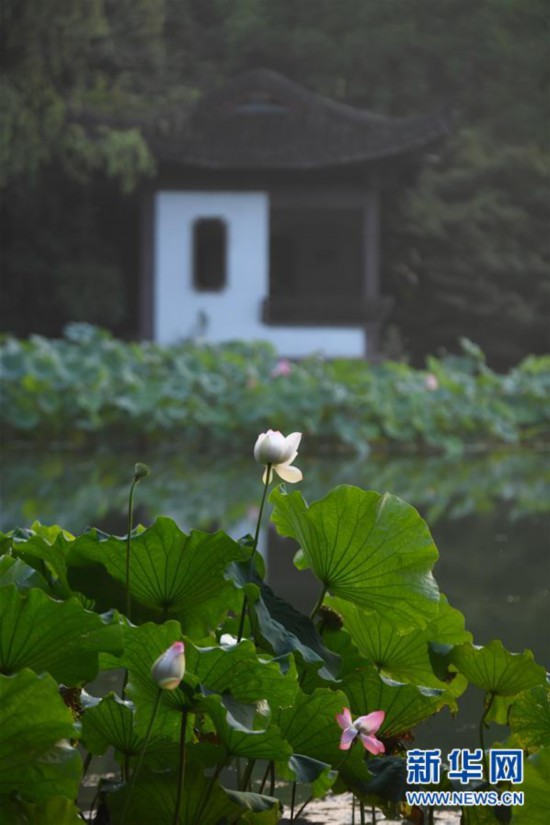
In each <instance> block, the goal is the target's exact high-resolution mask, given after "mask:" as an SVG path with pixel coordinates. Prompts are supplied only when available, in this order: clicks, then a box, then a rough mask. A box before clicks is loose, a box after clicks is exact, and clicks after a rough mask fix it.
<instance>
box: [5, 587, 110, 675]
mask: <svg viewBox="0 0 550 825" xmlns="http://www.w3.org/2000/svg"><path fill="white" fill-rule="evenodd" d="M103 650H108V651H111V652H115V653H116V652H120V651H121V650H122V631H121V628H120V625H119V622H118V619H117V617H116V615H115V616H113V615H107V616H98V615H97V613H92V612H90V611H88V610H85V609H84V607H83V606H82V604H81V603H80V602H79V601H78V600H77V599H70V600H69V601H65V602H59V601H55V600H54V599H52V598H50V597H49V596H47V595H46V594H45V593H44V592H43V591H42V590H36V589H34V590H30V591H28V592H26V593H20V592H19V591H18V589H17V587H15V585H12V584H10V585H7V586H6V587H3V588H1V589H0V670H2V672H3V673H16V672H17V671H18V670H21V668H24V667H30V668H32V669H33V670H34V671H36V672H37V673H42V672H43V671H48V672H49V673H51V674H52V676H53V677H54V678H55V679H57V681H58V682H63V683H64V684H66V685H77V684H81V683H82V682H88V681H91V680H92V679H94V678H95V677H96V675H97V672H98V669H99V663H98V653H99V651H103Z"/></svg>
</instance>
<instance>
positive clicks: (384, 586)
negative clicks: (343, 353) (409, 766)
mask: <svg viewBox="0 0 550 825" xmlns="http://www.w3.org/2000/svg"><path fill="white" fill-rule="evenodd" d="M4 458H5V460H4V472H3V485H2V499H3V501H2V505H3V507H2V517H1V518H2V522H1V524H0V527H1V529H2V530H3V531H4V533H5V536H4V538H3V540H2V541H3V544H2V552H3V555H2V557H1V560H0V586H1V587H2V589H3V598H2V600H1V601H0V604H1V605H2V631H1V636H0V640H1V642H0V670H1V673H2V676H1V677H0V679H1V685H2V692H3V697H2V703H1V707H2V710H1V711H0V716H1V717H2V720H1V725H0V731H2V733H0V819H1V821H2V822H4V821H5V822H6V823H11V822H13V823H23V822H25V823H26V822H36V823H41V825H49V823H52V825H53V823H55V825H65V823H73V822H74V823H76V822H82V819H81V818H80V814H79V807H78V805H77V804H75V802H74V799H76V798H77V795H78V793H79V784H80V780H81V777H82V774H83V773H85V772H86V771H88V776H89V775H97V774H99V773H101V771H102V769H103V768H106V769H108V771H109V776H110V777H111V778H109V779H105V780H102V781H101V783H100V786H99V787H98V788H94V789H92V790H89V791H88V792H87V793H86V792H85V793H82V790H81V791H80V801H81V803H82V806H83V810H89V809H90V807H91V806H92V804H93V808H94V812H95V814H94V816H96V817H97V818H96V819H94V818H93V817H92V816H91V817H90V820H89V821H90V822H91V821H96V822H100V821H111V822H112V823H113V825H117V823H121V822H126V823H137V825H139V823H144V825H145V823H147V825H149V823H150V822H152V821H155V822H158V823H164V822H166V823H167V825H168V824H170V823H173V825H176V824H177V823H180V825H193V823H194V824H195V825H210V824H211V825H217V823H272V822H273V823H276V822H278V821H280V818H281V816H282V812H281V799H284V803H285V811H284V815H285V817H286V818H287V820H292V818H293V817H294V818H296V817H297V815H298V813H299V809H300V807H301V806H302V805H304V803H307V802H308V800H309V799H310V798H314V797H320V796H323V795H324V794H326V793H327V791H328V790H329V789H330V788H332V789H333V791H335V792H337V793H338V792H342V791H352V793H353V794H354V795H355V797H356V798H357V800H358V804H360V805H361V806H362V810H363V809H364V807H365V806H367V807H368V808H371V807H372V806H374V807H376V808H378V809H380V810H382V811H384V812H385V813H387V814H392V815H405V814H410V815H413V814H414V815H416V816H417V817H420V816H423V815H424V814H423V812H422V811H420V810H418V811H413V812H412V813H411V811H410V809H407V807H406V805H405V801H404V794H405V790H406V789H407V788H408V785H407V771H406V752H407V749H411V748H425V749H426V748H440V749H441V750H442V753H443V754H444V755H445V754H447V753H449V752H450V750H451V749H453V748H470V749H475V748H479V747H480V744H481V746H482V747H483V748H485V749H488V748H489V747H490V746H491V745H492V744H494V743H498V744H499V745H504V746H506V747H507V748H514V749H521V750H522V751H523V754H524V765H525V775H524V782H523V784H522V786H521V787H522V789H523V790H524V791H525V796H526V805H525V806H523V807H520V806H515V807H513V808H506V807H502V808H496V807H495V808H481V807H479V808H468V809H465V813H464V817H465V821H466V822H468V823H490V822H494V823H496V822H497V821H510V820H511V821H512V823H520V825H521V823H529V825H531V823H533V824H534V825H536V823H541V825H543V823H544V824H545V825H546V822H547V817H548V809H547V806H548V801H547V800H548V798H550V759H549V754H550V705H549V698H548V688H547V682H546V677H545V672H544V667H543V666H544V665H548V659H549V650H548V611H549V605H548V597H549V538H550V520H549V512H548V489H549V482H550V479H549V477H548V467H549V465H548V456H547V454H544V453H541V452H521V451H517V452H514V451H509V450H506V451H502V452H500V453H493V454H491V455H488V454H479V455H475V454H474V455H466V456H461V457H456V458H452V457H449V456H430V457H419V456H417V455H411V456H403V455H401V456H392V455H385V456H377V457H369V458H362V459H358V458H355V459H354V458H352V459H350V458H349V457H345V458H344V457H334V456H330V457H328V456H327V457H319V456H316V457H313V456H310V455H308V448H307V439H304V441H303V443H302V445H301V446H300V455H299V457H298V461H297V463H298V464H299V466H300V468H301V469H302V471H303V473H304V480H303V481H302V482H301V483H300V484H297V485H290V484H287V485H285V486H284V487H280V486H279V484H278V483H277V479H275V480H274V482H273V483H272V484H271V486H270V488H269V493H270V495H269V499H268V503H267V505H266V512H265V514H264V519H263V521H262V525H261V528H260V530H259V531H258V541H257V548H256V547H255V542H254V540H253V539H252V535H253V534H254V533H255V531H256V527H257V524H258V515H259V512H258V511H259V505H260V501H261V497H262V489H263V487H262V483H261V469H260V468H259V467H258V465H257V464H255V463H254V460H253V458H252V457H250V458H248V459H247V458H246V457H245V458H244V459H242V458H240V459H239V460H236V459H235V458H234V457H231V456H230V457H226V456H224V455H223V454H222V455H215V456H212V455H210V456H206V455H203V456H196V455H193V454H191V453H190V452H188V451H187V450H186V449H184V448H182V449H181V450H180V451H178V452H177V453H175V452H173V451H171V452H162V451H159V450H155V452H154V453H151V454H147V453H140V454H139V455H136V454H135V453H132V454H127V453H123V454H118V453H116V452H113V451H112V450H105V451H102V450H98V451H96V452H95V453H94V454H93V455H89V456H86V455H83V454H81V453H76V452H75V453H72V452H68V451H64V452H52V451H46V452H42V453H40V452H39V451H37V450H36V449H32V448H27V449H25V450H19V451H15V450H14V451H9V452H8V451H5V454H4ZM136 460H138V461H141V462H146V463H147V464H148V465H149V466H150V468H151V473H150V475H148V476H147V477H144V478H142V479H141V480H140V481H139V484H138V485H137V486H136V487H135V491H134V492H135V495H134V507H135V511H134V516H133V524H134V525H137V524H142V525H143V526H144V528H145V529H142V528H140V527H138V528H134V531H133V533H132V539H131V543H130V547H131V555H130V558H131V560H132V568H131V571H132V574H131V577H130V586H129V588H126V581H127V579H126V568H125V560H126V558H127V553H128V544H127V540H126V538H125V535H126V533H127V528H128V492H129V486H130V482H131V481H132V477H133V474H134V464H135V462H136ZM373 490H375V491H378V492H377V493H373V492H368V491H373ZM385 491H389V493H390V495H389V496H383V495H382V496H381V495H379V494H383V493H385ZM304 499H305V501H306V502H307V503H308V505H309V507H306V505H305V504H304ZM314 502H317V503H316V504H314ZM405 502H407V503H405ZM411 505H412V506H411ZM414 508H416V509H414ZM417 511H418V512H417ZM419 514H420V515H419ZM270 516H271V520H270ZM421 516H422V517H423V518H424V519H425V520H426V522H427V524H428V525H429V529H428V527H427V526H426V523H425V522H424V521H423V518H421ZM34 522H40V523H41V524H42V525H49V526H48V527H44V526H40V525H39V524H34V527H33V526H32V525H33V523H34ZM51 525H59V527H53V526H51ZM90 525H91V526H92V527H93V528H95V529H92V530H87V528H88V526H90ZM14 528H16V529H14ZM59 528H63V529H62V530H61V529H59ZM190 531H191V532H190ZM247 536H248V537H247ZM119 537H120V538H119ZM243 537H245V538H243ZM246 537H247V538H246ZM432 537H433V539H432ZM436 547H437V550H439V560H437V550H436ZM299 548H301V550H300V551H299V552H298V555H297V556H296V558H295V554H296V552H297V551H298V550H299ZM256 549H257V550H258V551H259V552H255V550H256ZM178 559H184V564H183V565H181V564H180V563H179V562H178V561H177V560H178ZM432 574H433V575H432ZM434 577H435V578H434ZM442 594H445V596H443V595H442ZM445 597H446V598H445ZM321 602H322V606H321ZM245 605H246V609H244V610H243V607H244V606H245ZM130 614H131V621H130V620H129V619H130ZM464 617H465V619H464ZM64 628H65V632H64V630H63V629H64ZM68 628H70V633H68V632H67V629H68ZM241 637H242V638H241ZM179 640H181V641H183V642H184V644H185V653H186V670H185V675H184V677H183V680H182V681H181V684H180V685H179V687H177V688H176V689H174V690H162V691H161V690H160V689H159V688H158V687H157V684H156V683H155V681H154V680H153V679H152V675H151V665H152V664H153V662H154V661H155V659H157V658H158V657H159V656H160V655H161V654H162V653H163V652H164V651H166V650H167V649H168V648H170V646H171V645H172V644H173V643H174V642H175V641H179ZM496 640H500V641H496ZM472 642H473V643H475V645H478V646H481V647H479V648H477V647H475V646H473V644H472ZM526 649H527V650H530V651H532V652H533V654H534V658H533V656H532V655H531V654H530V653H528V652H524V651H525V650H526ZM511 652H513V654H514V655H512V653H511ZM59 685H63V686H64V687H63V689H62V690H61V694H62V696H63V700H64V701H63V700H62V698H61V696H60V689H59ZM346 707H347V708H350V710H351V713H352V716H353V718H356V717H357V716H360V715H362V714H371V713H374V712H377V711H383V712H384V721H383V723H382V724H381V726H380V729H379V731H377V732H376V736H377V737H378V738H379V740H380V741H381V742H382V743H383V744H384V752H383V753H380V754H378V755H373V754H372V753H371V752H369V751H368V750H366V749H364V748H363V747H362V745H361V744H360V743H359V742H358V741H357V742H354V744H353V745H352V747H351V748H350V750H349V751H342V750H340V749H339V742H340V735H341V734H342V731H341V730H340V728H339V726H338V723H337V720H336V716H337V715H338V714H341V713H342V710H343V708H346ZM14 720H15V721H14ZM480 734H481V743H480ZM106 757H107V761H105V758H106ZM113 772H114V774H115V776H114V778H112V774H113ZM448 773H449V771H448V765H447V766H445V764H444V768H443V772H442V775H441V779H440V782H439V785H438V786H437V787H439V788H443V789H445V788H452V787H454V785H453V781H454V780H452V779H451V778H449V776H448ZM138 774H139V779H137V777H138ZM282 783H286V788H282ZM474 785H475V786H476V787H477V788H481V789H483V788H485V789H486V788H489V785H488V784H487V776H485V777H484V779H483V781H481V782H477V784H476V783H474ZM459 787H461V788H463V787H465V786H459ZM468 787H469V786H468ZM494 788H495V789H496V791H497V793H498V794H502V792H503V791H505V790H506V789H509V788H510V783H507V782H499V783H497V784H496V785H494ZM107 812H108V813H107ZM306 813H307V807H306ZM107 815H108V816H109V817H110V820H101V819H100V817H101V816H107ZM503 815H504V816H505V817H506V818H505V819H504V820H503V819H502V816H503ZM426 816H428V814H426ZM417 821H422V820H421V819H417ZM426 821H428V820H427V819H426Z"/></svg>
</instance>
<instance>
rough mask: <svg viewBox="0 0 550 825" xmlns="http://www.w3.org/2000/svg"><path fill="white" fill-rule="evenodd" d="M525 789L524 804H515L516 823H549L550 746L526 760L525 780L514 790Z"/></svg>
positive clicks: (545, 824)
mask: <svg viewBox="0 0 550 825" xmlns="http://www.w3.org/2000/svg"><path fill="white" fill-rule="evenodd" d="M516 789H517V790H519V791H523V792H524V794H525V804H524V805H514V806H513V808H512V821H513V822H514V825H548V800H549V799H550V748H541V749H540V751H538V753H534V754H532V756H530V757H529V759H526V760H525V764H524V769H523V782H522V784H521V785H516V786H514V788H513V790H516Z"/></svg>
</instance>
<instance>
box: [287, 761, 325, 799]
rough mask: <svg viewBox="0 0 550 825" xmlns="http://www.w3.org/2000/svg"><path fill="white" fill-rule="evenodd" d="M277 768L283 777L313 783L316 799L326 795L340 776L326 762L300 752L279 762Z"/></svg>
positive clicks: (312, 793) (313, 794) (312, 792)
mask: <svg viewBox="0 0 550 825" xmlns="http://www.w3.org/2000/svg"><path fill="white" fill-rule="evenodd" d="M276 769H277V774H278V776H280V777H281V778H282V779H286V780H287V781H290V782H292V781H296V782H299V783H300V784H301V785H311V795H312V796H313V797H314V798H315V799H318V798H320V797H322V796H325V794H327V793H328V791H329V790H330V789H331V788H332V786H333V785H334V783H335V781H336V778H337V776H338V774H337V772H336V771H335V770H333V768H332V767H331V766H330V765H327V763H326V762H320V761H319V760H318V759H312V758H311V757H310V756H304V755H303V754H299V753H295V754H293V755H292V756H291V757H290V759H289V761H288V763H284V762H277V764H276Z"/></svg>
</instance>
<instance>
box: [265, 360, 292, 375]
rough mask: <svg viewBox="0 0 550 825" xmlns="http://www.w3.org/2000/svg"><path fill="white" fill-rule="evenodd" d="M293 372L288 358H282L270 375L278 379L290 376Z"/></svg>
mask: <svg viewBox="0 0 550 825" xmlns="http://www.w3.org/2000/svg"><path fill="white" fill-rule="evenodd" d="M291 372H292V364H291V363H290V361H289V360H288V358H281V360H280V361H277V363H276V364H275V366H274V367H273V369H272V370H271V372H270V373H269V374H270V375H271V377H272V378H278V377H279V376H280V375H290V373H291Z"/></svg>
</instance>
